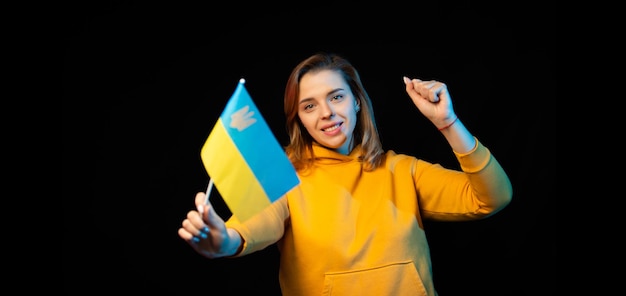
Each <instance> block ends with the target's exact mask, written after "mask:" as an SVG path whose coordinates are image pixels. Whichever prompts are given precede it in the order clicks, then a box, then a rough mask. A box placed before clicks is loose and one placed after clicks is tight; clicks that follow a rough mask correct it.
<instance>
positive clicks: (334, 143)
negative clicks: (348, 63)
mask: <svg viewBox="0 0 626 296" xmlns="http://www.w3.org/2000/svg"><path fill="white" fill-rule="evenodd" d="M358 104H359V103H358V102H357V101H356V99H355V98H354V95H353V94H352V91H351V90H350V87H349V86H348V84H347V83H346V82H345V81H344V79H343V77H342V76H341V74H339V73H338V72H335V71H331V70H322V71H317V72H308V73H306V74H304V76H302V78H301V79H300V97H299V98H298V116H299V117H300V121H301V122H302V124H303V125H304V127H305V128H306V130H307V131H308V132H309V134H310V135H311V137H313V139H314V140H315V141H316V142H317V143H319V144H320V145H322V146H325V147H328V148H331V149H334V150H335V151H337V152H339V153H341V154H346V155H347V154H349V153H350V150H351V148H352V147H350V142H351V140H352V133H353V132H354V128H355V126H356V121H357V112H358V109H359V106H358Z"/></svg>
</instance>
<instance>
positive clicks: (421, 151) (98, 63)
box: [63, 1, 556, 296]
mask: <svg viewBox="0 0 626 296" xmlns="http://www.w3.org/2000/svg"><path fill="white" fill-rule="evenodd" d="M405 2H406V1H405ZM337 3H339V2H293V3H292V4H284V5H281V6H271V5H269V4H267V3H256V4H246V3H243V2H241V3H239V2H230V3H215V5H211V4H202V5H200V4H190V3H184V2H182V3H181V2H176V4H174V2H171V3H161V2H137V1H131V2H106V3H93V2H89V3H83V4H78V6H77V5H72V6H70V5H68V6H67V7H66V11H67V12H68V13H67V14H66V15H67V17H66V18H65V19H63V22H64V23H65V24H66V26H65V27H64V32H63V33H64V42H65V44H64V45H65V47H64V50H65V54H64V61H63V65H64V68H63V91H64V96H63V144H64V147H63V202H64V222H65V223H64V227H65V232H64V245H63V247H64V248H63V251H64V252H63V267H64V280H65V282H64V285H65V287H64V289H65V294H84V293H95V292H107V293H114V292H120V293H122V292H124V293H127V292H141V293H147V292H162V293H165V294H176V295H177V294H185V295H188V294H189V293H201V294H202V295H205V294H215V293H216V292H218V291H220V292H219V293H218V294H226V293H225V292H224V291H228V293H229V294H231V295H240V294H247V293H263V294H268V295H277V294H280V291H279V288H278V283H277V277H278V276H277V270H278V269H277V268H278V260H277V259H278V258H277V250H276V249H275V247H274V246H272V247H270V248H268V249H266V250H264V251H261V252H259V253H255V254H252V255H249V256H247V257H243V258H237V259H217V260H208V259H205V258H204V257H201V256H200V255H198V254H196V253H195V252H194V251H193V250H192V249H191V248H190V247H189V246H188V245H187V244H186V243H185V242H184V241H183V240H182V239H180V238H179V237H178V235H177V230H178V228H179V227H180V223H181V222H182V220H183V219H184V217H185V215H186V213H187V211H189V210H191V209H193V199H194V195H195V193H196V192H197V191H204V190H205V189H206V185H207V182H208V176H207V174H206V172H205V171H204V168H203V166H202V163H201V160H200V156H199V151H200V148H201V147H202V145H203V143H204V141H205V140H206V137H207V136H208V134H209V132H210V130H211V128H212V127H213V124H214V123H215V121H216V119H217V117H218V116H219V114H220V113H221V111H222V109H223V107H224V106H225V104H226V101H227V100H228V99H229V98H230V96H231V94H232V92H233V91H234V89H235V87H236V84H237V82H238V80H239V79H240V78H245V79H246V88H247V89H248V92H249V93H250V94H251V96H252V98H253V99H254V100H255V103H256V104H257V107H258V108H259V109H260V111H261V113H262V114H263V116H264V117H265V119H266V121H267V122H268V124H269V125H270V127H271V128H272V130H273V131H274V133H275V135H276V137H277V138H278V140H279V142H281V143H282V144H286V143H287V140H288V138H287V135H286V131H285V128H284V115H283V113H282V95H283V90H284V86H285V83H286V79H287V76H288V75H289V72H290V70H291V69H292V68H293V67H294V66H295V65H296V64H297V63H298V62H299V61H300V60H302V59H304V58H305V57H307V56H308V55H310V54H312V53H314V52H316V51H333V52H337V53H340V54H343V55H344V56H346V57H347V58H348V59H349V60H350V61H352V63H353V64H354V65H355V66H356V67H357V69H359V71H360V74H361V78H362V80H363V83H364V85H365V87H366V89H367V90H368V92H369V94H370V96H371V98H372V100H373V104H374V108H375V110H376V114H375V115H376V118H377V122H378V125H379V129H380V132H381V135H382V140H383V145H384V146H385V148H386V149H392V150H395V151H396V152H399V153H407V154H412V155H415V156H417V157H420V158H423V159H425V160H428V161H431V162H438V163H441V164H443V165H444V166H448V167H456V166H457V164H456V161H455V159H454V158H453V155H452V153H451V151H450V148H449V146H448V145H447V143H446V142H445V139H444V138H443V137H442V136H441V135H440V133H439V132H438V131H437V130H436V129H435V128H434V127H433V126H432V125H431V124H430V123H429V122H428V121H427V120H425V119H424V118H423V116H422V115H421V114H420V113H419V111H417V109H416V108H415V107H414V106H413V105H412V103H411V101H410V99H409V98H408V96H407V95H406V93H405V92H404V85H403V83H402V76H404V75H406V76H409V77H412V78H413V77H414V78H421V79H437V80H440V81H443V82H445V83H447V85H448V89H449V91H450V93H451V95H452V99H453V103H454V106H455V110H456V112H457V114H458V115H459V117H460V118H461V119H462V120H463V122H464V123H465V125H466V126H467V127H468V128H469V129H470V131H472V132H473V133H474V134H475V135H476V136H477V137H478V138H479V139H480V140H481V141H482V142H483V143H484V144H485V145H486V146H487V147H489V148H490V149H491V151H492V152H493V153H494V155H495V156H496V157H497V158H498V160H499V161H500V163H501V164H502V165H503V166H504V168H505V169H506V170H507V172H508V173H509V176H510V178H511V181H512V183H513V189H514V200H513V202H512V203H511V204H510V206H509V207H507V208H506V209H504V210H503V211H502V212H500V213H498V214H497V215H495V216H493V217H491V218H489V219H486V220H482V221H475V222H467V223H435V222H427V223H426V232H427V235H428V238H429V242H430V246H431V253H432V259H433V271H434V276H435V278H434V279H435V284H436V288H437V290H438V291H439V293H440V295H442V296H447V295H468V294H470V295H551V294H553V293H554V292H555V291H554V290H555V286H554V265H555V256H556V238H555V229H554V227H555V216H556V215H555V213H554V201H555V195H554V194H555V193H554V183H555V177H554V169H555V167H554V166H555V163H554V156H555V139H554V135H555V131H556V122H555V120H554V114H553V113H554V112H555V101H556V79H555V77H554V74H555V69H554V51H555V31H554V30H555V26H554V18H555V16H554V10H555V7H554V6H553V4H552V3H550V2H542V3H541V4H539V3H531V2H520V4H511V3H506V4H496V5H495V6H494V5H493V4H492V5H486V4H485V5H482V4H476V3H471V1H465V2H461V3H460V4H441V3H437V4H433V3H429V4H420V3H419V2H411V3H410V4H409V2H406V3H403V2H398V3H397V4H392V3H391V2H387V3H384V4H380V3H378V4H375V5H374V4H372V5H371V6H369V5H367V4H364V3H361V2H354V3H345V4H341V5H339V4H337ZM211 199H212V201H213V203H214V205H215V206H216V208H217V209H218V212H219V213H220V214H221V215H223V217H224V218H227V217H228V215H230V212H229V211H228V209H227V208H226V207H225V206H224V204H223V202H222V200H221V197H220V196H219V194H218V193H216V192H215V191H214V192H213V195H212V197H211ZM320 256H323V254H320Z"/></svg>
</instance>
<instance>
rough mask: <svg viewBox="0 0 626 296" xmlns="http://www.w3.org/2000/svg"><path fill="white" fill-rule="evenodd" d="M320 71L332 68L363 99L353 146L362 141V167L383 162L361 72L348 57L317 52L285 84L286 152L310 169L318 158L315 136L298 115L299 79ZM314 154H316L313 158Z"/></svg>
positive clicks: (367, 168) (293, 160) (366, 167)
mask: <svg viewBox="0 0 626 296" xmlns="http://www.w3.org/2000/svg"><path fill="white" fill-rule="evenodd" d="M321 70H332V71H336V72H337V73H339V74H341V76H342V77H343V78H344V79H345V81H346V82H347V84H348V86H350V90H351V91H352V93H353V94H354V96H355V98H356V100H358V101H359V102H360V107H361V110H360V112H359V113H358V119H357V123H356V127H355V129H354V135H353V137H352V143H351V146H352V147H355V146H356V145H358V144H361V149H362V153H363V154H362V155H361V156H360V159H361V160H362V161H363V167H364V169H365V170H366V171H371V170H374V169H376V168H377V167H378V166H380V165H381V164H382V162H383V155H384V151H383V148H382V144H381V141H380V137H379V135H378V128H377V127H376V120H375V119H374V110H373V109H372V102H371V101H370V98H369V95H368V94H367V92H366V91H365V88H364V87H363V84H362V83H361V78H360V77H359V73H358V71H357V70H356V69H355V68H354V66H352V64H351V63H350V62H349V61H348V60H346V59H345V58H343V57H341V56H339V55H337V54H333V53H316V54H314V55H312V56H310V57H308V58H307V59H305V60H303V61H302V62H300V63H299V64H298V65H297V66H296V67H295V68H294V69H293V71H292V72H291V74H290V75H289V79H288V80H287V86H286V87H285V97H284V108H285V116H286V118H287V132H288V134H289V145H287V147H286V149H285V150H286V152H287V155H289V159H290V160H291V162H292V163H293V165H294V167H295V168H296V169H297V170H301V169H306V168H308V167H309V166H310V165H311V164H312V163H313V160H314V159H315V158H314V156H313V148H312V145H313V138H312V137H311V135H310V134H309V133H308V132H307V131H306V129H305V128H304V126H303V125H302V122H301V121H300V117H299V116H298V97H299V95H300V93H299V92H300V79H301V78H302V76H304V74H306V73H309V72H316V71H321ZM311 156H313V157H311Z"/></svg>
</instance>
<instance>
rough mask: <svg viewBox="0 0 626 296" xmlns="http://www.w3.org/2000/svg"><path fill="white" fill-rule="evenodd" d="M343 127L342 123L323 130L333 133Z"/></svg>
mask: <svg viewBox="0 0 626 296" xmlns="http://www.w3.org/2000/svg"><path fill="white" fill-rule="evenodd" d="M341 125H342V123H338V124H335V125H333V126H331V127H327V128H324V129H322V131H325V132H332V131H334V130H336V129H338V128H339V127H340V126H341Z"/></svg>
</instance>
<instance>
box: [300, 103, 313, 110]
mask: <svg viewBox="0 0 626 296" xmlns="http://www.w3.org/2000/svg"><path fill="white" fill-rule="evenodd" d="M314 107H315V105H313V104H306V105H304V107H303V108H302V109H303V110H304V111H309V110H311V109H313V108H314Z"/></svg>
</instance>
